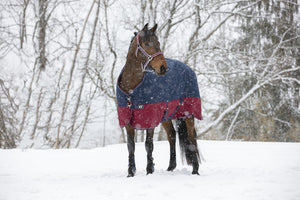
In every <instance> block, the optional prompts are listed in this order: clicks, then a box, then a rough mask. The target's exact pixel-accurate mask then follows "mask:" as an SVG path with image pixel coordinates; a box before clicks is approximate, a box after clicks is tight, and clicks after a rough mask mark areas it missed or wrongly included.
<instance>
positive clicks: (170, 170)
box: [167, 165, 176, 172]
mask: <svg viewBox="0 0 300 200" xmlns="http://www.w3.org/2000/svg"><path fill="white" fill-rule="evenodd" d="M175 168H176V165H175V166H169V167H168V169H167V171H169V172H172V171H173V170H174V169H175Z"/></svg>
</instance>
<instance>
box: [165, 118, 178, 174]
mask: <svg viewBox="0 0 300 200" xmlns="http://www.w3.org/2000/svg"><path fill="white" fill-rule="evenodd" d="M162 126H163V127H164V129H165V131H166V132H167V135H168V141H169V144H170V162H169V167H168V169H167V170H168V171H173V170H174V169H175V168H176V146H175V144H176V131H175V129H174V127H173V124H172V121H171V120H170V121H164V122H162Z"/></svg>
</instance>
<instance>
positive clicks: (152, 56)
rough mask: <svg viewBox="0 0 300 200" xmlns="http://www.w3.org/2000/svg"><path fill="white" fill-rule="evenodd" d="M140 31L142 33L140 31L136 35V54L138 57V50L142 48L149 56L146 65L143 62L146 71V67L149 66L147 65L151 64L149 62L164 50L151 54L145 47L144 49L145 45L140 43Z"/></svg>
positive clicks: (143, 68)
mask: <svg viewBox="0 0 300 200" xmlns="http://www.w3.org/2000/svg"><path fill="white" fill-rule="evenodd" d="M140 33H141V32H139V33H138V34H137V36H136V42H137V48H136V51H135V56H136V57H137V54H138V51H139V50H140V51H141V52H142V53H143V54H144V55H145V56H146V57H147V61H146V63H145V64H144V65H143V64H142V63H141V67H142V70H143V72H145V71H147V70H146V67H147V65H148V64H149V62H150V61H151V60H152V59H153V58H154V57H156V56H158V55H163V53H162V52H156V53H155V54H153V55H149V54H148V53H147V52H146V51H145V49H143V47H142V46H141V45H140V40H139V38H140Z"/></svg>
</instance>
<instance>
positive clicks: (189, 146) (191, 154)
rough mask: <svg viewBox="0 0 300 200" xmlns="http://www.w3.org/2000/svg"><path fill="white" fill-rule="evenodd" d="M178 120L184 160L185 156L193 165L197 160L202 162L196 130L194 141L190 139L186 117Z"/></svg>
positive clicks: (188, 162)
mask: <svg viewBox="0 0 300 200" xmlns="http://www.w3.org/2000/svg"><path fill="white" fill-rule="evenodd" d="M176 122H177V131H178V137H179V146H180V151H181V158H182V160H184V158H185V159H186V162H187V164H188V165H192V164H193V163H195V162H196V163H201V159H200V156H199V151H198V145H197V134H196V131H195V132H194V135H195V138H194V141H190V140H189V139H188V131H187V126H186V123H185V119H182V118H181V119H177V120H176Z"/></svg>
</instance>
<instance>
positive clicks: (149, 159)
mask: <svg viewBox="0 0 300 200" xmlns="http://www.w3.org/2000/svg"><path fill="white" fill-rule="evenodd" d="M153 134H154V129H148V130H147V136H146V142H145V147H146V151H147V168H146V170H147V174H152V173H153V172H154V163H153V157H152V152H153Z"/></svg>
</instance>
